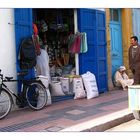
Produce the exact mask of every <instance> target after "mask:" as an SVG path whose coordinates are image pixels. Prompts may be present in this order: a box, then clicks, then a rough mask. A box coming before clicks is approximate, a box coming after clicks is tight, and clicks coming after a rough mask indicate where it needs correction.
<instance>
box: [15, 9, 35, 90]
mask: <svg viewBox="0 0 140 140" xmlns="http://www.w3.org/2000/svg"><path fill="white" fill-rule="evenodd" d="M14 16H15V38H16V66H17V72H19V71H21V69H20V67H19V60H18V55H19V49H20V43H21V41H22V39H23V38H26V37H31V35H32V9H25V8H18V9H15V10H14ZM34 75H35V74H34V69H30V70H29V74H28V75H27V76H26V77H25V79H30V78H33V77H34ZM18 78H19V77H18ZM18 91H20V83H19V86H18Z"/></svg>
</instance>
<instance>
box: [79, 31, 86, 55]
mask: <svg viewBox="0 0 140 140" xmlns="http://www.w3.org/2000/svg"><path fill="white" fill-rule="evenodd" d="M87 51H88V46H87V34H86V33H85V32H83V33H81V49H80V53H86V52H87Z"/></svg>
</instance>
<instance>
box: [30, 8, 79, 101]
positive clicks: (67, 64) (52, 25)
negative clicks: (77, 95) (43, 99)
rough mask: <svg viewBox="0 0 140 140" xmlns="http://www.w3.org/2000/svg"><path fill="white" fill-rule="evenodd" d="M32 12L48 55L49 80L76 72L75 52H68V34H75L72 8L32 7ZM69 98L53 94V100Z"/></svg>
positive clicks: (71, 96)
mask: <svg viewBox="0 0 140 140" xmlns="http://www.w3.org/2000/svg"><path fill="white" fill-rule="evenodd" d="M32 14H33V23H35V24H36V25H37V27H38V31H39V33H38V35H39V38H40V39H41V40H42V43H43V45H44V46H45V50H46V52H47V53H48V56H49V69H50V77H51V80H58V81H59V77H62V76H66V75H71V74H76V68H75V65H76V64H75V54H74V53H70V52H69V46H68V37H69V35H71V34H75V32H74V9H32ZM42 26H44V29H43V28H42ZM57 78H58V79H57ZM70 98H73V95H67V96H53V101H55V102H56V101H60V100H64V99H70Z"/></svg>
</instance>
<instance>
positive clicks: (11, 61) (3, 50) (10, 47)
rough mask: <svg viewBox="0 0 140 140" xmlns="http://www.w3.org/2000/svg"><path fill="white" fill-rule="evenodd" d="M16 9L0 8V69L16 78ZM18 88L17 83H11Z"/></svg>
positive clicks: (14, 87)
mask: <svg viewBox="0 0 140 140" xmlns="http://www.w3.org/2000/svg"><path fill="white" fill-rule="evenodd" d="M8 23H14V9H2V8H1V9H0V69H1V70H2V73H3V74H4V75H5V76H13V77H14V78H16V48H15V29H14V28H15V26H14V25H10V24H8ZM9 86H10V88H12V89H13V90H16V83H9Z"/></svg>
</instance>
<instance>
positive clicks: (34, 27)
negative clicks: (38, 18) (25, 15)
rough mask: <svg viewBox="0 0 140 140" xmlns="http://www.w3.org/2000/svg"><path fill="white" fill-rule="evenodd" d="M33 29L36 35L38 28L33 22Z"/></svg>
mask: <svg viewBox="0 0 140 140" xmlns="http://www.w3.org/2000/svg"><path fill="white" fill-rule="evenodd" d="M33 31H34V34H35V35H38V28H37V26H36V24H34V23H33Z"/></svg>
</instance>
